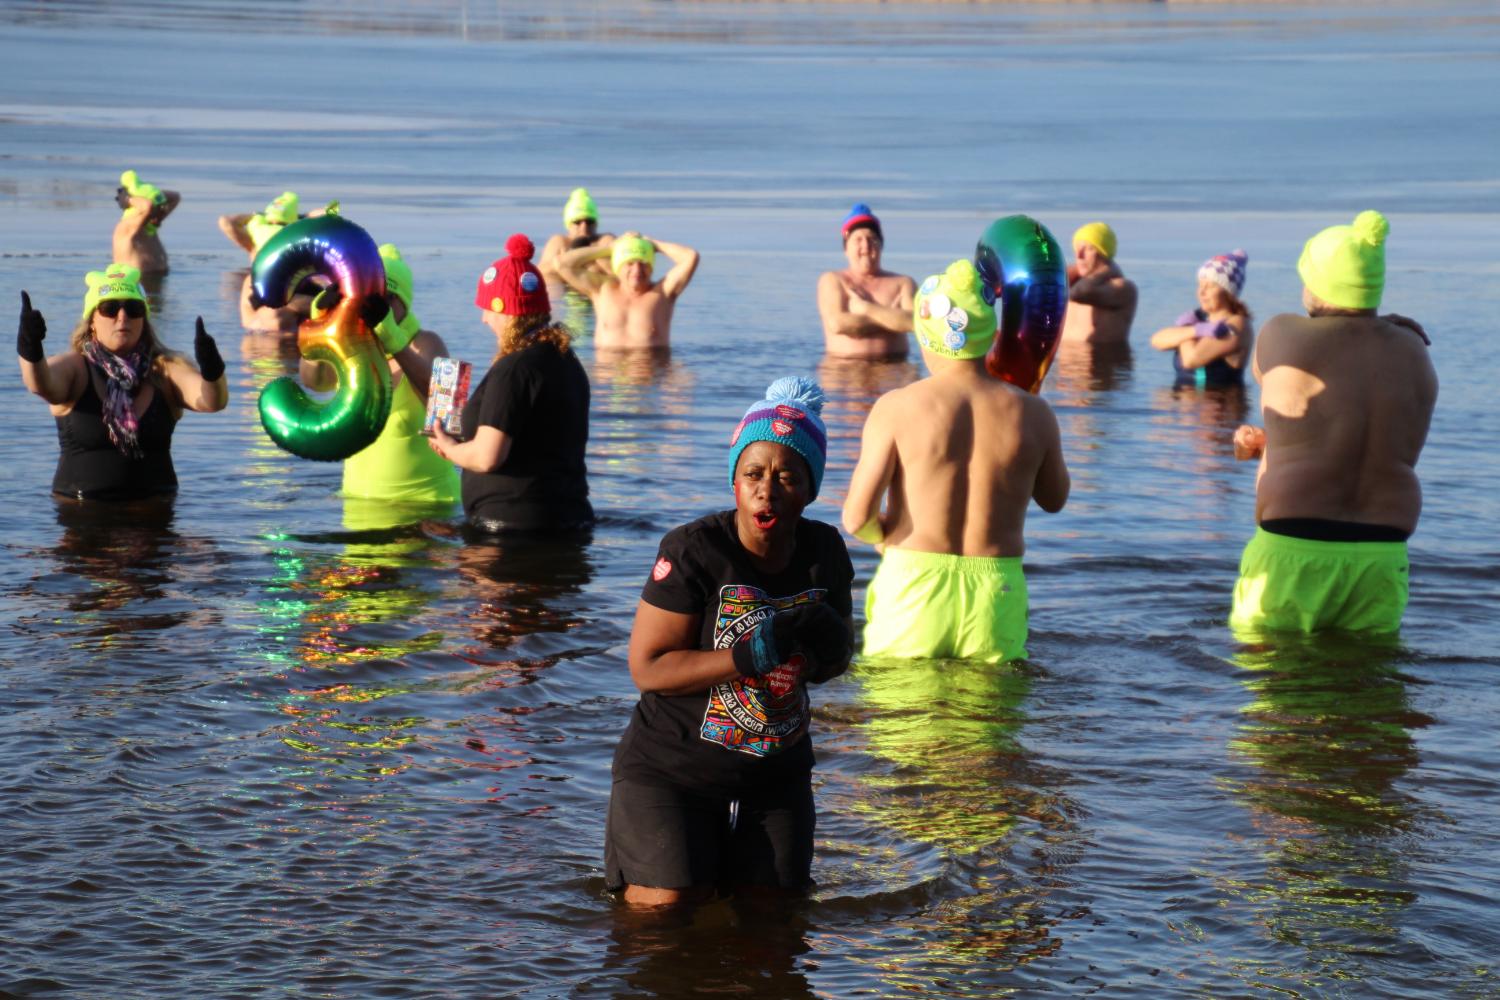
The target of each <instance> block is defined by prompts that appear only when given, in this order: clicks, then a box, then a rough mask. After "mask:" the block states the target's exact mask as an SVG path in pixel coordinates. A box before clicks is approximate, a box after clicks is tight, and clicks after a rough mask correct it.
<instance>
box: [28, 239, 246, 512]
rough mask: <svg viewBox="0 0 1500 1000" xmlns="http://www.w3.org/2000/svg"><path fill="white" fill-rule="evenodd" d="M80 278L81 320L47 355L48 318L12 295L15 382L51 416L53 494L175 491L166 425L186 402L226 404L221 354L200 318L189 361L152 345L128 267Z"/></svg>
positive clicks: (209, 406) (104, 496)
mask: <svg viewBox="0 0 1500 1000" xmlns="http://www.w3.org/2000/svg"><path fill="white" fill-rule="evenodd" d="M84 281H85V282H87V284H88V292H87V293H86V294H85V295H84V299H83V318H82V319H81V320H80V321H79V324H78V327H77V328H76V329H75V330H74V331H73V336H72V342H71V343H70V345H69V349H68V350H66V351H64V352H62V353H61V354H54V355H53V356H52V357H50V358H49V357H47V356H46V354H45V353H43V351H42V339H43V338H44V337H45V336H46V334H47V323H46V321H45V320H44V319H43V318H42V314H41V313H40V312H37V311H36V310H34V309H32V308H31V297H30V296H28V295H27V294H26V293H25V292H24V291H23V292H22V293H21V324H20V328H19V329H18V330H17V332H16V354H17V355H19V356H20V361H21V379H22V381H24V382H25V383H26V388H27V389H29V390H31V391H32V392H34V393H36V394H37V395H38V396H41V397H42V398H43V399H45V400H46V401H47V403H48V404H49V405H50V407H51V409H52V416H53V417H54V418H55V419H56V420H57V440H58V444H59V446H60V448H61V454H60V455H59V457H58V461H57V474H56V475H55V476H54V477H53V479H52V492H53V493H56V494H60V495H62V496H67V497H73V498H76V499H79V500H134V499H138V498H141V497H148V496H160V495H162V494H171V493H175V492H177V473H176V471H175V470H174V469H173V467H172V431H173V428H174V427H175V426H176V424H177V420H178V418H180V417H181V416H182V411H183V410H185V409H187V410H197V411H199V412H203V413H210V412H215V411H218V410H222V409H224V407H225V406H226V405H227V404H228V403H229V385H228V382H227V380H226V379H225V377H224V359H223V358H221V357H220V356H219V349H218V347H217V345H215V344H214V340H213V338H212V337H210V336H209V335H208V333H207V331H205V330H204V329H203V319H202V317H199V319H198V331H197V336H196V337H194V339H193V355H194V357H195V358H196V359H197V362H198V364H197V366H196V367H194V365H193V364H192V363H191V362H189V361H188V360H187V359H186V358H184V357H182V356H181V355H179V354H176V353H174V352H172V351H169V350H167V349H166V348H164V347H163V346H162V345H161V342H160V341H159V340H157V338H156V332H155V331H154V330H153V329H152V328H151V321H150V318H149V314H150V309H149V307H148V306H147V304H146V294H145V292H144V291H143V290H142V288H141V283H140V272H139V271H137V270H136V269H135V268H133V267H126V266H124V265H121V264H112V265H110V267H109V270H107V271H90V272H89V273H88V275H87V276H86V277H85V278H84Z"/></svg>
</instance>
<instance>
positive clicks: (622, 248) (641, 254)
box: [609, 236, 656, 275]
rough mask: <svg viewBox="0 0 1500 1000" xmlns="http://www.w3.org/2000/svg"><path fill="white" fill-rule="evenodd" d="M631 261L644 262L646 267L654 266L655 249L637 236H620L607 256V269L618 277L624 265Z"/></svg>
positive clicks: (648, 242)
mask: <svg viewBox="0 0 1500 1000" xmlns="http://www.w3.org/2000/svg"><path fill="white" fill-rule="evenodd" d="M633 260H640V261H645V262H646V266H647V267H653V266H655V264H656V247H654V246H653V245H652V244H651V241H650V240H648V239H643V238H642V237H639V236H621V237H620V238H618V239H616V240H615V246H614V249H613V250H611V251H610V254H609V269H610V270H611V271H613V272H615V274H616V275H618V274H619V273H620V272H621V271H623V270H624V269H625V265H626V264H629V263H630V262H631V261H633Z"/></svg>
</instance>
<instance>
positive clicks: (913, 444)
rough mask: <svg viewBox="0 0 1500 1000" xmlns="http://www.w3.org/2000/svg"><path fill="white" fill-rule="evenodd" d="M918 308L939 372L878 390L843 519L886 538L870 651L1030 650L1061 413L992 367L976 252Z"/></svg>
mask: <svg viewBox="0 0 1500 1000" xmlns="http://www.w3.org/2000/svg"><path fill="white" fill-rule="evenodd" d="M915 315H916V319H915V324H914V325H915V327H916V334H917V342H918V343H919V344H920V345H921V348H922V358H923V360H924V361H925V362H926V364H927V368H928V370H929V371H931V372H932V374H931V375H930V376H929V377H927V378H925V379H921V380H920V381H917V382H913V383H912V384H911V385H908V386H905V387H903V388H900V389H896V390H893V391H891V392H888V393H886V394H885V395H884V396H881V397H880V399H878V400H876V402H875V406H874V408H873V409H872V410H871V411H870V417H869V419H868V420H867V421H866V422H865V430H864V438H863V442H862V444H861V446H860V454H859V463H858V464H857V465H856V466H855V469H854V475H853V477H852V478H851V480H850V483H849V495H848V497H847V498H846V499H845V501H844V519H843V520H844V530H846V531H848V532H849V533H850V534H852V535H854V536H855V537H857V538H860V539H862V540H864V541H867V542H870V543H872V544H874V545H875V546H876V547H877V548H880V550H881V560H880V567H879V568H878V569H877V570H876V572H875V577H874V579H872V580H871V581H870V587H869V591H868V593H867V594H866V597H865V617H866V620H867V624H866V626H865V644H864V651H865V655H866V656H879V655H885V656H898V657H954V658H960V659H977V660H985V661H988V662H998V661H1001V660H1012V659H1019V658H1021V657H1024V656H1025V655H1026V608H1027V597H1026V578H1025V576H1024V575H1023V574H1022V572H1021V554H1022V553H1023V552H1024V551H1025V548H1026V546H1025V541H1024V538H1023V529H1024V527H1025V524H1026V509H1027V507H1028V506H1029V505H1030V503H1031V501H1033V500H1035V501H1036V503H1037V505H1038V506H1039V507H1041V508H1042V509H1043V510H1045V511H1047V512H1049V513H1056V512H1057V511H1059V510H1061V509H1062V507H1063V504H1065V503H1066V502H1067V500H1068V490H1069V487H1070V480H1069V477H1068V467H1067V463H1066V462H1064V460H1063V454H1062V441H1061V436H1060V435H1059V433H1058V429H1057V418H1056V417H1055V416H1053V414H1052V408H1051V407H1049V406H1048V405H1047V403H1046V402H1045V401H1044V400H1043V399H1042V398H1041V397H1040V396H1033V395H1031V394H1030V393H1028V392H1026V391H1025V390H1023V389H1018V388H1017V387H1015V386H1013V385H1010V384H1009V383H1007V382H1002V381H1000V380H999V379H997V378H993V377H991V376H990V375H989V374H988V373H986V371H985V368H984V356H985V353H986V352H987V351H988V350H989V349H990V344H991V343H992V342H993V341H994V339H995V309H994V304H993V294H991V293H990V292H989V289H988V288H987V287H986V286H985V285H984V283H983V281H982V280H981V279H980V277H979V274H978V272H977V271H975V270H974V266H973V265H972V264H971V263H969V262H968V261H966V260H960V261H955V262H954V263H953V264H951V265H949V267H948V270H947V271H946V272H944V273H943V274H942V275H940V276H934V277H931V278H928V279H927V280H926V281H925V282H923V283H922V287H921V289H919V290H918V292H917V297H916V313H915ZM882 498H884V500H885V510H884V511H883V512H882V510H881V501H882Z"/></svg>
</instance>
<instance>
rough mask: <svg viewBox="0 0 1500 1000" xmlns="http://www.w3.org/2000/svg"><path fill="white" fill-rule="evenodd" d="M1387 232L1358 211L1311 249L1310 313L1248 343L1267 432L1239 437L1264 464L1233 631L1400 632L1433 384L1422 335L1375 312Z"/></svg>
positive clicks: (1306, 295)
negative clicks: (1419, 464) (1408, 542)
mask: <svg viewBox="0 0 1500 1000" xmlns="http://www.w3.org/2000/svg"><path fill="white" fill-rule="evenodd" d="M1389 229H1390V226H1389V224H1388V223H1387V222H1386V220H1385V217H1384V216H1382V215H1381V214H1380V213H1378V212H1361V213H1360V214H1359V215H1358V216H1357V217H1356V218H1355V219H1354V224H1353V225H1349V226H1332V227H1330V228H1328V229H1325V230H1323V231H1322V232H1320V233H1318V234H1317V235H1316V236H1314V237H1313V238H1312V239H1310V240H1308V241H1307V245H1306V247H1305V248H1304V249H1303V251H1302V258H1301V259H1300V260H1299V261H1298V263H1297V272H1298V274H1300V275H1301V277H1302V283H1303V286H1304V287H1303V292H1302V304H1303V306H1304V307H1305V308H1306V309H1307V316H1306V317H1302V316H1292V315H1281V316H1276V317H1274V318H1272V319H1271V321H1270V322H1269V323H1267V324H1266V325H1265V328H1264V329H1263V330H1262V331H1261V335H1260V339H1259V340H1258V341H1257V343H1256V345H1255V354H1254V361H1253V366H1252V371H1253V372H1254V375H1255V378H1256V381H1258V382H1260V383H1261V411H1262V417H1263V418H1264V420H1265V429H1264V430H1262V429H1261V428H1258V427H1252V426H1250V425H1249V424H1246V425H1244V426H1242V427H1240V428H1239V430H1237V431H1236V432H1235V435H1234V450H1235V457H1236V458H1241V459H1248V458H1259V459H1260V469H1259V471H1258V472H1257V474H1256V484H1255V520H1256V525H1257V527H1256V530H1255V536H1254V537H1253V538H1252V539H1251V540H1250V543H1249V544H1248V545H1246V546H1245V552H1244V555H1243V556H1242V557H1241V559H1240V577H1239V581H1238V583H1236V585H1235V588H1234V610H1233V612H1232V613H1231V615H1230V619H1229V621H1230V625H1231V626H1232V627H1234V628H1236V629H1241V628H1244V629H1259V628H1270V629H1289V630H1295V631H1302V632H1313V631H1318V630H1321V629H1330V628H1337V629H1348V630H1351V631H1372V632H1386V633H1389V632H1395V631H1396V630H1397V629H1398V628H1400V625H1401V615H1402V613H1403V612H1404V611H1405V609H1406V596H1407V570H1408V564H1407V556H1406V539H1407V537H1408V536H1409V535H1410V534H1411V533H1412V531H1414V530H1415V529H1416V526H1417V518H1418V516H1419V515H1420V514H1421V511H1422V487H1421V484H1420V483H1419V482H1418V481H1417V472H1416V465H1417V457H1418V456H1419V455H1421V453H1422V445H1423V444H1424V443H1425V442H1426V440H1427V428H1428V424H1429V423H1430V421H1431V419H1432V410H1433V407H1434V405H1435V404H1436V402H1437V391H1438V385H1437V373H1436V372H1434V371H1433V367H1432V361H1431V359H1430V358H1429V357H1428V352H1427V343H1428V341H1427V336H1426V334H1425V333H1424V332H1423V331H1422V328H1421V326H1420V325H1418V324H1417V323H1416V322H1415V321H1413V320H1409V319H1407V318H1405V317H1404V316H1395V315H1390V316H1377V315H1376V314H1375V310H1376V308H1378V307H1379V305H1380V296H1381V292H1382V291H1383V290H1384V287H1385V237H1386V233H1387V232H1388V231H1389Z"/></svg>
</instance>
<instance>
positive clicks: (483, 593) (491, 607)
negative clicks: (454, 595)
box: [458, 533, 594, 683]
mask: <svg viewBox="0 0 1500 1000" xmlns="http://www.w3.org/2000/svg"><path fill="white" fill-rule="evenodd" d="M591 541H592V538H591V536H590V535H589V534H587V533H581V534H578V535H574V536H566V537H562V538H529V537H516V538H509V537H498V538H497V537H482V536H480V537H475V538H473V542H474V544H471V545H466V546H464V547H463V548H462V549H461V550H460V551H459V553H458V574H459V577H460V579H461V581H462V584H463V591H464V593H465V595H466V596H468V598H469V599H470V600H472V601H474V602H475V607H474V609H473V611H472V612H471V613H470V614H469V616H468V625H469V628H470V630H471V631H472V632H473V633H474V636H475V638H476V639H477V640H478V641H479V644H480V648H478V649H471V650H469V651H467V652H466V653H464V654H462V655H463V656H464V658H465V659H468V660H470V661H471V662H474V663H477V664H488V665H492V666H498V667H502V668H504V669H506V670H515V671H519V672H520V674H521V675H522V679H526V676H527V675H528V674H529V673H530V672H532V671H534V670H535V669H538V668H540V667H546V666H550V665H551V664H552V663H554V662H556V659H557V658H558V655H559V654H561V653H562V652H564V651H569V652H571V651H570V650H567V644H565V643H564V644H558V643H555V642H541V641H537V642H534V643H532V645H534V646H536V647H538V650H539V651H540V652H541V654H542V655H539V656H535V657H529V658H524V659H521V658H516V657H515V656H514V654H515V652H516V651H515V650H514V649H513V648H512V647H514V646H515V645H516V644H518V643H519V642H521V641H522V640H525V639H528V638H531V637H536V636H542V635H545V634H548V633H552V634H565V633H568V632H571V631H574V630H576V629H579V628H581V627H583V626H584V625H586V624H587V622H588V619H587V618H586V617H585V615H584V611H585V609H586V608H587V607H588V606H589V605H588V602H587V601H586V600H585V599H584V596H583V591H584V589H585V588H586V587H587V586H588V584H589V581H591V580H592V579H593V577H594V566H593V562H592V560H591V559H590V557H589V543H590V542H591ZM496 651H500V652H502V653H509V654H511V655H510V656H507V657H506V658H505V659H502V660H496V659H495V658H494V653H495V652H496ZM501 683H509V682H508V681H502V682H501Z"/></svg>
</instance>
